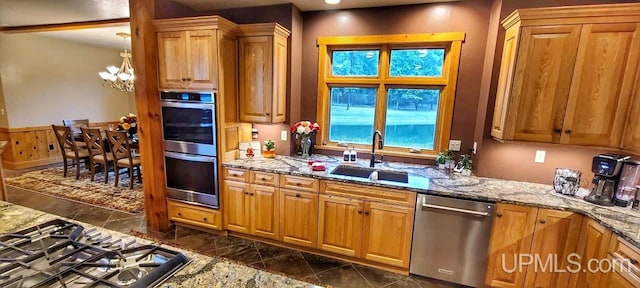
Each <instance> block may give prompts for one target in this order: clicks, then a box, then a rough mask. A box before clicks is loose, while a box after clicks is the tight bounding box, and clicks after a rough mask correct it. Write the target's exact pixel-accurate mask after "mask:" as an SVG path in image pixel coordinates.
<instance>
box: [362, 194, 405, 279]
mask: <svg viewBox="0 0 640 288" xmlns="http://www.w3.org/2000/svg"><path fill="white" fill-rule="evenodd" d="M413 214H414V208H409V207H402V206H395V205H387V204H380V203H375V202H367V203H366V204H365V208H364V231H363V239H362V255H361V257H362V258H364V259H367V260H371V261H375V262H378V263H384V264H388V265H393V266H399V267H403V268H408V267H409V255H410V252H411V236H412V235H413Z"/></svg>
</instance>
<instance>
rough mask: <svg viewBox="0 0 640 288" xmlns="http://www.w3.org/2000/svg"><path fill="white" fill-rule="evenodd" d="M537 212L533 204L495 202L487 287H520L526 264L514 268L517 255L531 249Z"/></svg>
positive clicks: (523, 278) (522, 285)
mask: <svg viewBox="0 0 640 288" xmlns="http://www.w3.org/2000/svg"><path fill="white" fill-rule="evenodd" d="M537 215H538V208H535V207H526V206H518V205H507V204H497V205H496V210H495V217H494V218H493V228H492V229H491V244H489V264H488V268H487V281H486V282H487V286H489V287H509V288H520V287H524V280H525V276H526V273H527V267H526V266H525V267H522V268H523V269H521V270H520V269H517V268H518V267H517V265H518V263H517V258H518V255H524V254H526V253H529V251H531V241H532V239H533V231H534V229H535V225H536V217H537ZM514 269H515V270H514ZM505 270H507V271H505ZM511 270H513V271H511ZM508 271H510V272H508Z"/></svg>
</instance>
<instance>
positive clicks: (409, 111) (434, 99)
mask: <svg viewBox="0 0 640 288" xmlns="http://www.w3.org/2000/svg"><path fill="white" fill-rule="evenodd" d="M387 97H388V98H387V103H388V104H387V121H386V127H385V137H384V145H385V146H393V147H406V148H418V149H427V150H433V142H434V140H435V135H436V134H435V132H436V129H435V127H436V119H437V116H438V103H439V101H440V90H438V89H389V90H388V92H387Z"/></svg>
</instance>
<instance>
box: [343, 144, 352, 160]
mask: <svg viewBox="0 0 640 288" xmlns="http://www.w3.org/2000/svg"><path fill="white" fill-rule="evenodd" d="M350 160H351V153H349V146H347V148H344V152H342V161H344V162H349V161H350Z"/></svg>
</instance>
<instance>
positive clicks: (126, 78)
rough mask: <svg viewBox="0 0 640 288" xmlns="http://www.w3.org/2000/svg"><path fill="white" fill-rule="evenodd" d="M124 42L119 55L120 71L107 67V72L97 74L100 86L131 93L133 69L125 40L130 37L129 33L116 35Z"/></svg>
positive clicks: (113, 67)
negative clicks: (100, 81) (120, 61)
mask: <svg viewBox="0 0 640 288" xmlns="http://www.w3.org/2000/svg"><path fill="white" fill-rule="evenodd" d="M116 35H118V36H120V37H122V39H123V40H124V52H122V53H120V57H122V65H120V69H118V68H117V67H116V66H109V67H107V72H105V71H102V72H100V73H98V75H100V78H102V86H104V87H110V88H114V89H118V90H120V91H122V92H133V79H134V76H133V67H132V66H131V53H129V51H127V38H129V37H131V34H129V33H124V32H120V33H116Z"/></svg>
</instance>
